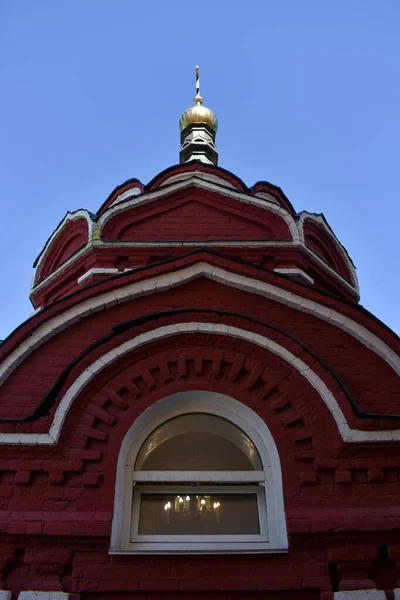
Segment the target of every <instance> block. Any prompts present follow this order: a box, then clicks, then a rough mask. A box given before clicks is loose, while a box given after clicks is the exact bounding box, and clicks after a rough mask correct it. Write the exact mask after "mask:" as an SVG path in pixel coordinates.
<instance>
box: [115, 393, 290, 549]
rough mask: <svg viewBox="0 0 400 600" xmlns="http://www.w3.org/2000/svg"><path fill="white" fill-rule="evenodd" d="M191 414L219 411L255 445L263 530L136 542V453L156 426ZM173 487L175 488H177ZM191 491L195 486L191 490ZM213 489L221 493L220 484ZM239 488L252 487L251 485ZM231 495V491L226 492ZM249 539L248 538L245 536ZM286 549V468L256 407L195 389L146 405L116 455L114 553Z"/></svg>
mask: <svg viewBox="0 0 400 600" xmlns="http://www.w3.org/2000/svg"><path fill="white" fill-rule="evenodd" d="M193 413H196V414H199V413H202V414H209V415H215V416H218V417H222V418H223V419H225V420H227V421H229V422H231V423H233V424H234V425H236V426H237V427H239V428H240V429H241V430H242V431H243V432H244V433H245V434H246V436H248V438H249V439H250V440H251V442H252V443H253V444H254V446H255V448H256V449H257V451H258V454H259V456H260V460H261V464H262V467H263V474H265V477H264V485H259V484H256V486H255V487H254V486H253V487H252V488H251V490H250V491H251V492H252V493H254V490H255V489H257V494H258V496H260V501H259V504H258V506H259V518H260V534H259V535H252V536H226V538H229V539H224V537H223V536H209V539H207V538H206V540H205V541H200V540H199V539H198V536H193V537H191V539H188V538H189V536H184V538H185V539H182V540H181V541H176V538H175V540H174V539H173V538H171V537H170V538H169V539H165V538H164V539H163V540H158V539H157V540H156V541H155V542H152V541H150V540H149V539H147V538H149V537H150V536H145V537H146V539H144V540H141V538H142V537H144V536H137V541H132V540H135V536H133V538H131V533H130V532H131V528H132V526H131V520H134V516H135V513H136V512H137V511H132V500H135V495H136V504H137V500H138V493H139V499H140V489H139V490H138V493H136V488H135V491H134V490H133V479H134V478H133V473H134V468H135V463H136V458H137V456H138V453H139V452H140V449H141V448H142V446H143V444H144V443H145V441H146V439H147V438H148V436H149V435H150V434H151V433H152V432H153V431H154V430H155V429H157V427H159V426H160V425H163V424H164V423H165V422H166V421H169V420H170V419H173V418H175V417H178V416H182V415H188V414H193ZM192 475H193V473H192ZM191 481H195V479H193V477H191ZM149 489H150V490H152V489H153V488H149ZM155 489H156V488H155ZM165 489H167V488H165ZM171 489H172V491H174V490H175V488H171ZM180 489H181V491H183V492H184V493H186V492H187V490H186V489H185V490H183V488H180ZM191 489H192V490H193V488H191ZM195 489H197V488H195ZM209 489H210V491H213V492H214V493H217V492H216V490H218V487H216V488H215V489H214V488H209ZM219 489H220V493H221V494H223V493H224V490H226V488H225V485H224V484H223V483H221V487H220V488H219ZM236 489H237V488H236ZM241 489H242V490H243V491H248V489H247V487H245V488H241ZM199 490H201V488H199ZM153 491H154V490H153ZM175 491H176V490H175ZM178 491H179V490H178ZM228 493H232V492H229V491H228ZM236 493H237V491H236ZM265 504H266V507H265ZM158 537H159V536H157V538H158ZM201 537H203V536H201ZM204 537H206V536H204ZM245 537H246V538H248V539H244V538H245ZM219 538H220V539H219ZM250 538H251V539H250ZM287 548H288V538H287V531H286V519H285V510H284V503H283V488H282V470H281V465H280V459H279V454H278V450H277V448H276V445H275V441H274V439H273V437H272V435H271V432H270V431H269V429H268V427H267V426H266V424H265V423H264V421H263V420H262V419H261V417H259V416H258V415H257V414H256V413H255V412H254V411H253V410H252V409H250V408H249V407H247V406H245V405H244V404H242V403H241V402H238V401H237V400H234V399H233V398H231V397H229V396H226V395H224V394H218V393H216V392H209V391H202V390H196V391H187V392H178V393H176V394H173V395H171V396H167V397H166V398H163V399H162V400H159V401H158V402H156V403H155V404H153V405H152V406H151V407H149V408H147V409H146V410H145V411H144V412H143V413H142V414H141V415H140V416H139V417H138V419H136V421H135V422H134V423H133V425H132V426H131V427H130V429H129V431H128V433H127V434H126V435H125V437H124V440H123V442H122V444H121V449H120V453H119V456H118V464H117V477H116V486H115V498H114V514H113V521H112V530H111V547H110V553H112V554H119V553H123V554H127V553H128V554H138V553H139V554H145V553H151V554H154V553H163V552H168V553H174V554H180V553H187V552H190V553H194V554H202V553H207V554H210V553H227V552H228V553H234V552H242V553H243V552H284V551H286V550H287Z"/></svg>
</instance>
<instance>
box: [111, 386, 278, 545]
mask: <svg viewBox="0 0 400 600" xmlns="http://www.w3.org/2000/svg"><path fill="white" fill-rule="evenodd" d="M286 549H287V533H286V521H285V514H284V505H283V493H282V474H281V468H280V460H279V455H278V452H277V449H276V445H275V442H274V440H273V438H272V435H271V433H270V431H269V430H268V428H267V426H266V424H265V423H264V421H263V420H262V419H261V418H260V417H259V416H258V415H257V414H256V413H255V412H254V411H252V410H251V409H250V408H248V407H247V406H245V405H244V404H242V403H240V402H238V401H237V400H234V399H233V398H230V397H229V396H225V395H223V394H218V393H215V392H207V391H188V392H179V393H177V394H173V395H172V396H168V397H166V398H163V399H162V400H159V401H158V402H156V403H155V404H154V405H153V406H151V407H150V408H148V409H147V410H146V411H145V412H144V413H143V414H142V415H141V416H140V417H139V418H138V419H137V420H136V421H135V423H134V424H133V425H132V427H131V428H130V429H129V431H128V433H127V434H126V436H125V438H124V440H123V443H122V445H121V451H120V455H119V458H118V467H117V480H116V490H115V502H114V516H113V526H112V537H111V549H110V552H112V553H140V554H144V553H164V552H166V553H188V552H192V553H202V552H206V553H213V552H215V553H218V552H221V553H227V552H228V553H230V552H232V553H233V552H246V553H247V552H279V551H284V550H286Z"/></svg>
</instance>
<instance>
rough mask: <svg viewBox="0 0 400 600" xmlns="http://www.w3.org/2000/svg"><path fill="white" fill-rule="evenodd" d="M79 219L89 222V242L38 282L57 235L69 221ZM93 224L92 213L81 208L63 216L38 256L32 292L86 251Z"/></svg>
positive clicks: (89, 239) (89, 238)
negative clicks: (43, 264)
mask: <svg viewBox="0 0 400 600" xmlns="http://www.w3.org/2000/svg"><path fill="white" fill-rule="evenodd" d="M77 219H84V220H85V221H86V222H87V227H88V242H87V244H86V245H85V246H84V247H83V248H81V249H80V250H79V251H78V252H76V253H74V254H73V255H72V256H71V257H70V258H69V259H67V260H66V261H65V262H64V263H63V264H62V265H59V267H57V268H56V269H54V271H52V272H51V273H49V274H48V276H47V277H45V279H43V281H41V282H40V283H37V279H38V277H39V275H40V271H41V269H42V263H43V261H44V259H45V258H46V256H47V253H48V252H49V250H50V249H51V247H52V245H53V243H54V242H55V240H56V239H57V237H58V236H59V234H60V233H61V231H62V230H63V229H64V227H65V226H66V225H67V224H68V223H69V222H71V221H76V220H77ZM93 226H94V221H93V220H92V219H91V218H90V215H89V213H88V211H87V210H84V209H81V210H77V211H75V212H73V213H70V212H67V214H66V215H65V217H64V218H63V220H62V221H61V223H60V224H59V225H58V227H57V228H56V229H55V230H54V231H53V233H52V234H51V236H50V237H49V239H48V240H47V242H46V244H45V246H44V248H43V250H42V251H41V253H40V254H39V256H38V259H37V263H36V267H35V270H34V272H33V277H32V283H31V293H32V292H33V291H36V290H37V289H39V287H42V285H43V284H44V283H48V282H49V281H50V280H51V279H53V278H54V276H55V275H56V274H58V273H59V272H60V270H61V268H65V267H66V266H67V265H68V264H69V263H70V262H73V261H74V260H76V259H77V258H78V257H79V256H81V255H82V254H83V253H84V251H85V250H86V249H87V247H88V245H89V244H90V241H91V236H92V231H93Z"/></svg>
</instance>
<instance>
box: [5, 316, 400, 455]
mask: <svg viewBox="0 0 400 600" xmlns="http://www.w3.org/2000/svg"><path fill="white" fill-rule="evenodd" d="M181 333H206V334H212V335H223V336H228V337H234V338H235V339H242V340H246V341H248V342H250V343H252V344H256V345H257V346H260V347H262V348H266V349H267V350H269V351H270V352H273V353H274V354H276V355H277V356H279V357H280V358H282V359H283V360H285V361H286V362H288V363H289V364H291V366H292V367H294V368H295V369H296V370H297V371H298V372H299V373H300V374H301V375H302V376H303V377H304V378H305V379H306V380H307V381H308V383H309V384H310V385H311V386H312V387H313V388H314V389H315V390H316V392H317V393H318V394H319V396H320V397H321V399H322V401H323V402H324V404H325V405H326V406H327V408H328V409H329V411H330V412H331V414H332V417H333V419H334V421H335V423H336V425H337V428H338V431H339V434H340V435H341V437H342V439H343V440H344V441H345V442H391V441H399V440H400V429H399V430H390V431H389V430H384V431H363V430H360V429H351V428H350V426H349V425H348V423H347V420H346V417H345V415H344V414H343V411H342V409H341V408H340V406H339V404H338V402H337V400H336V398H335V396H334V394H333V392H332V391H331V390H329V388H328V387H327V386H326V384H325V383H324V382H323V381H322V379H321V378H320V377H319V376H318V375H317V374H316V373H315V372H314V371H313V370H312V368H311V367H309V366H308V365H307V364H306V363H305V362H303V361H302V360H301V359H300V358H298V357H296V356H295V355H294V354H292V353H291V352H290V351H289V350H287V349H286V348H284V347H283V346H281V345H280V344H278V343H277V342H275V341H273V340H270V339H269V338H267V337H265V336H263V335H260V334H257V333H255V332H254V331H247V330H245V329H240V328H238V327H233V326H230V325H224V324H220V323H204V322H191V323H190V322H189V323H173V324H171V325H166V326H165V327H158V328H157V329H153V330H150V331H148V332H146V333H142V334H140V335H137V336H136V337H134V338H133V339H129V340H127V341H126V342H124V343H123V344H121V345H120V346H117V347H116V348H113V349H112V350H110V351H109V352H107V353H105V354H104V355H103V356H101V357H100V358H98V359H97V360H95V361H94V362H93V363H92V364H91V365H89V366H87V367H86V369H85V370H84V371H83V372H82V373H81V374H80V375H79V376H78V377H77V378H76V379H75V381H74V382H73V383H72V384H71V385H70V387H69V388H68V389H67V390H66V392H65V394H64V395H63V397H62V398H61V401H60V403H59V405H58V406H57V409H56V411H55V414H54V417H53V422H52V424H51V426H50V429H49V432H48V433H35V434H27V433H1V434H0V445H2V444H44V445H54V444H57V441H58V439H59V436H60V434H61V430H62V426H63V424H64V421H65V419H66V416H67V414H68V411H69V410H70V408H71V406H72V404H73V402H74V400H75V398H76V397H77V396H78V395H79V394H80V393H81V392H82V390H83V389H84V388H85V387H86V386H87V385H88V383H89V382H90V381H92V379H93V378H94V377H96V376H97V375H98V374H99V373H100V372H101V371H102V370H103V369H104V368H105V367H107V366H109V365H111V364H112V363H113V362H115V361H116V360H118V359H119V358H121V357H122V356H124V355H125V354H126V353H128V352H132V351H133V350H136V349H138V348H140V347H142V346H144V345H146V344H148V343H151V342H153V341H155V340H160V339H164V338H168V337H171V336H174V335H179V334H181Z"/></svg>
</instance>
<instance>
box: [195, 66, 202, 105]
mask: <svg viewBox="0 0 400 600" xmlns="http://www.w3.org/2000/svg"><path fill="white" fill-rule="evenodd" d="M194 103H195V104H202V103H203V98H202V97H201V96H200V75H199V67H198V66H197V67H196V96H195V97H194Z"/></svg>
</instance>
